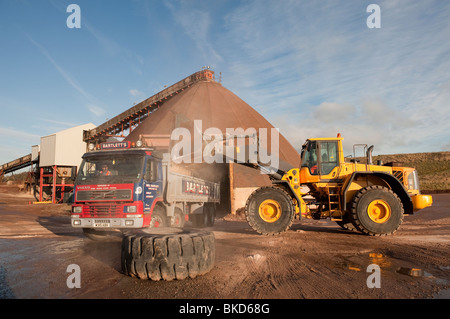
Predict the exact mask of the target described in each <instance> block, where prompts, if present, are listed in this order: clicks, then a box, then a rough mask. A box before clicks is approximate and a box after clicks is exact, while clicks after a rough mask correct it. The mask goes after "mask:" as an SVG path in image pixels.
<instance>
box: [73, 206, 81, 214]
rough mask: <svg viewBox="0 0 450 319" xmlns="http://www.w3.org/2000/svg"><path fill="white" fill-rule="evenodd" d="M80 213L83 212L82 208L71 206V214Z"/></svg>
mask: <svg viewBox="0 0 450 319" xmlns="http://www.w3.org/2000/svg"><path fill="white" fill-rule="evenodd" d="M82 211H83V208H82V207H81V206H72V213H73V214H81V213H82Z"/></svg>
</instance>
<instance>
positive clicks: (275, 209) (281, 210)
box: [245, 186, 295, 235]
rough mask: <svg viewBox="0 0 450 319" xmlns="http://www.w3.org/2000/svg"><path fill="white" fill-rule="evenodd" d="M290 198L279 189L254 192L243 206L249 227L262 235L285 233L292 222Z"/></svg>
mask: <svg viewBox="0 0 450 319" xmlns="http://www.w3.org/2000/svg"><path fill="white" fill-rule="evenodd" d="M294 216H295V211H294V205H293V202H292V198H291V197H290V195H289V194H288V193H287V192H286V191H285V190H283V189H282V188H280V187H272V186H269V187H261V188H258V189H257V190H255V191H254V192H253V193H251V194H250V196H249V197H248V199H247V202H246V204H245V217H246V218H247V221H248V223H249V225H250V226H251V227H252V228H253V229H254V230H255V231H257V232H258V233H260V234H263V235H277V234H280V233H282V232H285V231H287V230H288V229H289V227H291V225H292V222H293V221H294Z"/></svg>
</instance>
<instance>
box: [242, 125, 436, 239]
mask: <svg viewBox="0 0 450 319" xmlns="http://www.w3.org/2000/svg"><path fill="white" fill-rule="evenodd" d="M342 141H343V137H341V135H340V134H338V135H337V137H335V138H310V139H308V140H307V141H306V142H305V144H304V145H303V147H302V152H301V165H300V168H293V169H291V170H289V171H287V172H280V171H278V172H277V174H272V176H271V179H272V186H269V187H261V188H258V189H257V190H255V191H254V192H253V193H252V194H251V195H250V196H249V198H248V199H247V202H246V206H245V213H246V218H247V221H248V223H249V224H250V226H251V227H252V228H253V229H254V230H256V231H257V232H258V233H261V234H267V235H274V234H279V233H281V232H284V231H286V230H288V229H289V228H290V226H291V225H292V222H293V220H294V217H296V216H298V217H299V218H300V217H305V218H312V219H322V218H330V219H331V220H332V221H335V222H336V223H337V224H338V225H339V226H341V227H342V228H344V229H349V230H355V231H359V232H362V233H364V234H368V235H373V236H378V235H388V234H392V233H394V232H395V231H396V230H397V229H398V228H399V226H400V224H401V223H402V221H403V217H404V216H405V215H410V214H413V213H414V212H416V211H418V210H421V209H423V208H426V207H428V206H431V205H432V197H431V196H429V195H421V194H420V190H419V179H418V175H417V171H416V170H415V169H414V168H410V167H399V166H395V163H387V164H384V165H383V164H382V163H377V165H374V164H373V163H372V151H373V146H370V147H367V145H365V144H357V145H354V146H353V153H354V154H353V157H351V158H348V157H344V152H343V147H342ZM358 148H359V149H361V148H362V150H363V151H364V156H363V157H362V158H361V157H360V158H357V157H356V149H358ZM364 157H365V158H364ZM305 186H306V187H305ZM306 188H308V189H309V190H308V191H305V189H306Z"/></svg>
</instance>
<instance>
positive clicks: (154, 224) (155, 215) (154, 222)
mask: <svg viewBox="0 0 450 319" xmlns="http://www.w3.org/2000/svg"><path fill="white" fill-rule="evenodd" d="M168 226H169V224H168V222H167V216H166V213H165V212H164V209H162V208H161V207H159V206H155V208H153V212H152V217H151V220H150V228H158V227H168Z"/></svg>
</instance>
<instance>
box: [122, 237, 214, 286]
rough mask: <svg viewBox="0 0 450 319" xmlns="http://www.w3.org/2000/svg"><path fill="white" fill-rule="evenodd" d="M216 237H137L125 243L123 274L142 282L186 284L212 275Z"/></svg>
mask: <svg viewBox="0 0 450 319" xmlns="http://www.w3.org/2000/svg"><path fill="white" fill-rule="evenodd" d="M214 259H215V247H214V234H213V233H211V232H204V231H203V232H186V231H184V232H183V233H180V234H175V235H173V234H170V235H155V234H136V235H129V236H124V238H123V241H122V256H121V263H122V271H123V272H124V273H125V274H127V275H129V276H131V277H137V278H139V279H150V280H154V281H158V280H166V281H171V280H175V279H176V280H183V279H186V278H188V277H190V278H195V277H196V276H198V275H203V274H205V273H207V272H208V271H210V270H211V269H212V267H213V265H214Z"/></svg>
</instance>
